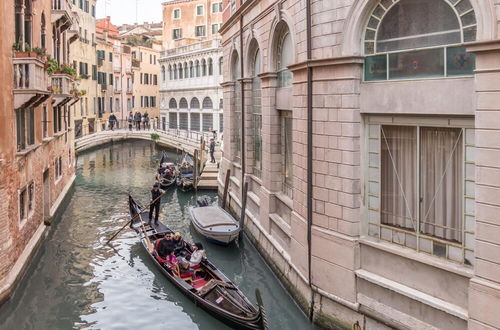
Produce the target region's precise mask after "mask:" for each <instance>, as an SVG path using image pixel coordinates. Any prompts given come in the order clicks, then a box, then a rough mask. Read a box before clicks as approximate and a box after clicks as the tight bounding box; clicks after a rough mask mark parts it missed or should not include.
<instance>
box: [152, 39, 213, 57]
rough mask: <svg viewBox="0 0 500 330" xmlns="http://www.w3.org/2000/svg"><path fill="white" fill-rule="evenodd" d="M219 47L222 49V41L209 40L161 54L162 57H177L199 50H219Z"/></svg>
mask: <svg viewBox="0 0 500 330" xmlns="http://www.w3.org/2000/svg"><path fill="white" fill-rule="evenodd" d="M218 47H220V39H213V40H207V41H202V42H197V43H195V44H190V45H186V46H181V47H177V48H173V49H167V50H164V51H162V52H161V53H160V57H170V56H176V55H180V54H185V53H190V52H194V51H197V50H202V49H210V48H218Z"/></svg>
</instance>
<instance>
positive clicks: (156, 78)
mask: <svg viewBox="0 0 500 330" xmlns="http://www.w3.org/2000/svg"><path fill="white" fill-rule="evenodd" d="M153 85H158V75H156V74H155V75H154V76H153Z"/></svg>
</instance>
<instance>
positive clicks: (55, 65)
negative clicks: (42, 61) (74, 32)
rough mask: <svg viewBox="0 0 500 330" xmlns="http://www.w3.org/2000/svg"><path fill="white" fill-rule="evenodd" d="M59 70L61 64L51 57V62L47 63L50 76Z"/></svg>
mask: <svg viewBox="0 0 500 330" xmlns="http://www.w3.org/2000/svg"><path fill="white" fill-rule="evenodd" d="M58 70H59V63H57V61H56V60H55V59H53V58H51V57H49V60H48V61H47V72H48V73H49V75H53V74H54V73H57V72H58Z"/></svg>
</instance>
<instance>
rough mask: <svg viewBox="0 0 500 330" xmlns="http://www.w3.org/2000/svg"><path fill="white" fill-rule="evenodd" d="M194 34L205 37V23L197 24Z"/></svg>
mask: <svg viewBox="0 0 500 330" xmlns="http://www.w3.org/2000/svg"><path fill="white" fill-rule="evenodd" d="M194 34H195V36H196V37H204V36H205V25H198V26H195V28H194Z"/></svg>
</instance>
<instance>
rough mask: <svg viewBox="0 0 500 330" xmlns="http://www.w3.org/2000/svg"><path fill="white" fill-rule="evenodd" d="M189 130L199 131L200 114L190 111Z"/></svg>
mask: <svg viewBox="0 0 500 330" xmlns="http://www.w3.org/2000/svg"><path fill="white" fill-rule="evenodd" d="M191 130H192V131H196V132H199V131H200V114H199V113H196V112H192V113H191Z"/></svg>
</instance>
